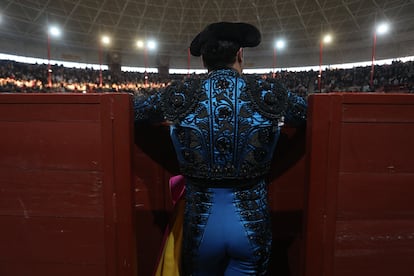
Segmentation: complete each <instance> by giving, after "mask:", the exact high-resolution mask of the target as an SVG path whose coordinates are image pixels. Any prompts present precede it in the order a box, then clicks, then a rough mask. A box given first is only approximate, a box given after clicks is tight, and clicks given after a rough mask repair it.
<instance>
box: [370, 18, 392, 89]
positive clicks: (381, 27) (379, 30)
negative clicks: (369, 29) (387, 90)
mask: <svg viewBox="0 0 414 276" xmlns="http://www.w3.org/2000/svg"><path fill="white" fill-rule="evenodd" d="M389 29H390V26H389V24H388V23H386V22H383V23H380V24H378V25H377V26H376V28H375V31H374V39H373V42H372V62H371V78H370V82H369V84H370V86H371V89H372V90H374V89H375V88H374V70H375V55H376V47H377V35H383V34H386V33H387V32H388V31H389Z"/></svg>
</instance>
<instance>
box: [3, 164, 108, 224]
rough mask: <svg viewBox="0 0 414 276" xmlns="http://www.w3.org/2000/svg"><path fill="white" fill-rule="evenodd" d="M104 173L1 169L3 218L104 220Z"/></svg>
mask: <svg viewBox="0 0 414 276" xmlns="http://www.w3.org/2000/svg"><path fill="white" fill-rule="evenodd" d="M102 186H103V183H102V173H101V172H84V171H83V172H82V171H79V172H77V171H50V170H49V171H48V170H22V169H9V168H8V169H3V168H0V190H1V193H0V215H14V216H23V217H32V216H55V215H59V216H62V217H84V218H85V217H103V198H102V197H103V191H102Z"/></svg>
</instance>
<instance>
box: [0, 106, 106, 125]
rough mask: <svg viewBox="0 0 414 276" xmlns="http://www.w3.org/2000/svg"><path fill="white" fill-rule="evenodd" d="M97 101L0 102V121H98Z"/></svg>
mask: <svg viewBox="0 0 414 276" xmlns="http://www.w3.org/2000/svg"><path fill="white" fill-rule="evenodd" d="M99 119H100V118H99V105H98V104H97V103H91V104H88V103H83V104H74V103H15V104H10V103H7V104H5V103H1V102H0V121H5V122H7V121H10V122H16V121H20V122H21V121H23V122H31V121H60V122H61V121H69V122H73V121H79V122H87V121H91V122H97V121H99Z"/></svg>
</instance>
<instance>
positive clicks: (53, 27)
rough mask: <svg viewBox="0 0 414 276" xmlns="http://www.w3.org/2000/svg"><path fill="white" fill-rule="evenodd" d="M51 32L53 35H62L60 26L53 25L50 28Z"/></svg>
mask: <svg viewBox="0 0 414 276" xmlns="http://www.w3.org/2000/svg"><path fill="white" fill-rule="evenodd" d="M49 33H50V34H51V35H52V36H55V37H58V36H60V34H61V32H60V29H59V28H58V27H56V26H51V27H50V28H49Z"/></svg>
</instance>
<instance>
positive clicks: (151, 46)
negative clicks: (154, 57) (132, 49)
mask: <svg viewBox="0 0 414 276" xmlns="http://www.w3.org/2000/svg"><path fill="white" fill-rule="evenodd" d="M147 47H148V49H150V50H155V48H157V43H156V42H155V41H154V40H148V42H147Z"/></svg>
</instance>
